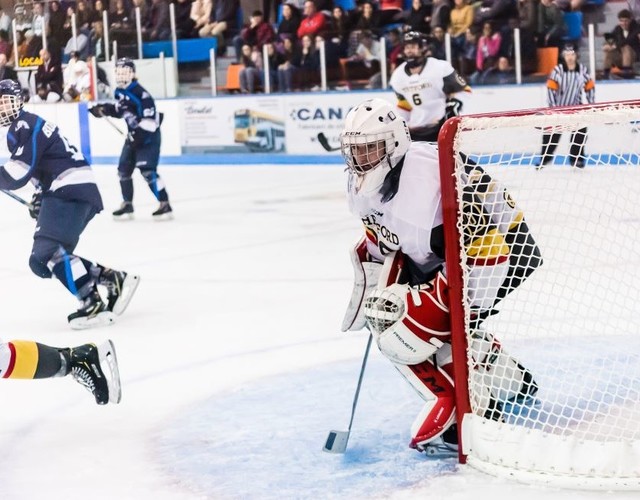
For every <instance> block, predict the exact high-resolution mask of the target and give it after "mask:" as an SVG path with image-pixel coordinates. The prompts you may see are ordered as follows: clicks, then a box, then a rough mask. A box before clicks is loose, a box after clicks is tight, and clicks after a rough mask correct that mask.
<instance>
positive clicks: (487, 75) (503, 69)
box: [481, 57, 516, 85]
mask: <svg viewBox="0 0 640 500" xmlns="http://www.w3.org/2000/svg"><path fill="white" fill-rule="evenodd" d="M481 83H484V84H486V85H503V84H509V83H516V73H515V71H514V70H513V68H512V67H511V64H510V63H509V59H507V58H506V57H499V58H498V62H497V63H496V65H495V66H493V67H491V68H489V69H488V70H487V71H485V72H484V74H483V75H482V80H481Z"/></svg>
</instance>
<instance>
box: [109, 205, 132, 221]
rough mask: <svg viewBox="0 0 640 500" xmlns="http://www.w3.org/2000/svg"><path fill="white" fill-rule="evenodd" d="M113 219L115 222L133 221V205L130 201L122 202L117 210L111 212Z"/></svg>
mask: <svg viewBox="0 0 640 500" xmlns="http://www.w3.org/2000/svg"><path fill="white" fill-rule="evenodd" d="M112 215H113V218H114V219H115V220H132V219H133V203H131V202H130V201H123V202H122V205H120V208H119V209H118V210H115V211H114V212H113V214H112Z"/></svg>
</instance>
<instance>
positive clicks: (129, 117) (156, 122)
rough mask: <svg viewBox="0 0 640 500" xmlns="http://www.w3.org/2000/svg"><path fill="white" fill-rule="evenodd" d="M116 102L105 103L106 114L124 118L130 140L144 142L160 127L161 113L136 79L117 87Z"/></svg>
mask: <svg viewBox="0 0 640 500" xmlns="http://www.w3.org/2000/svg"><path fill="white" fill-rule="evenodd" d="M114 96H115V98H116V100H117V102H116V103H115V104H106V105H103V109H104V112H105V114H107V115H109V116H113V117H116V118H124V120H125V121H126V122H127V128H128V129H129V140H131V141H134V142H140V143H144V142H146V140H147V139H148V136H149V135H150V134H153V133H154V132H155V131H156V130H158V129H159V128H160V114H159V113H158V110H157V109H156V103H155V101H154V100H153V97H151V94H149V92H147V91H146V90H145V89H144V87H142V85H140V84H139V83H138V82H137V81H136V80H134V81H133V82H131V83H130V84H129V85H128V86H127V87H126V88H124V89H116V91H115V92H114Z"/></svg>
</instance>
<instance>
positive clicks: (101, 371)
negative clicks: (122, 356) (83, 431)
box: [70, 340, 122, 405]
mask: <svg viewBox="0 0 640 500" xmlns="http://www.w3.org/2000/svg"><path fill="white" fill-rule="evenodd" d="M70 358H71V375H72V376H73V378H74V379H75V380H76V382H78V383H79V384H81V385H83V386H84V387H85V388H86V389H87V390H88V391H89V392H90V393H91V394H93V396H94V397H95V398H96V403H98V404H99V405H106V404H107V403H115V404H118V403H119V402H120V399H121V397H122V390H121V387H120V373H119V370H118V360H117V358H116V350H115V347H114V345H113V342H111V340H107V341H106V342H105V343H103V344H101V345H100V346H96V345H95V344H84V345H81V346H78V347H74V348H72V349H71V352H70Z"/></svg>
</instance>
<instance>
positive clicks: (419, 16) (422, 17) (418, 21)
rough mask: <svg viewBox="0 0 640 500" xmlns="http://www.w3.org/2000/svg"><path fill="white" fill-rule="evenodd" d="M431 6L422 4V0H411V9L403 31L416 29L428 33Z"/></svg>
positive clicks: (429, 31) (429, 30)
mask: <svg viewBox="0 0 640 500" xmlns="http://www.w3.org/2000/svg"><path fill="white" fill-rule="evenodd" d="M430 15H431V8H430V7H427V6H426V5H423V4H422V0H412V2H411V9H409V14H408V15H407V20H406V21H405V31H417V32H419V33H424V34H425V35H428V34H429V33H431V26H430V25H429V20H430Z"/></svg>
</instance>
